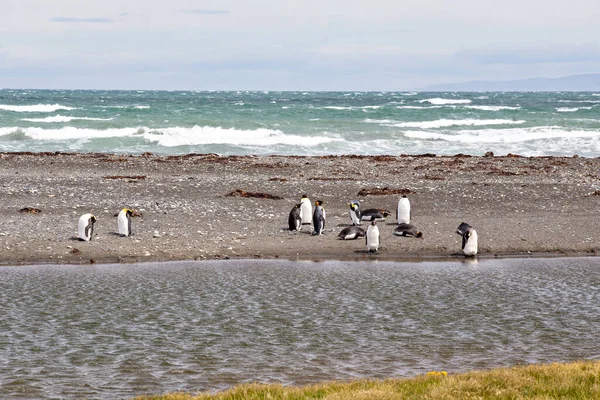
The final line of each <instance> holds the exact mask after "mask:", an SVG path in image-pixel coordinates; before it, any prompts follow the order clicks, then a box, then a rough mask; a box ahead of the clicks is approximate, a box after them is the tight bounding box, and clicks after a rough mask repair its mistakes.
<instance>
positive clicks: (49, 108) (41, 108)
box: [0, 104, 75, 112]
mask: <svg viewBox="0 0 600 400" xmlns="http://www.w3.org/2000/svg"><path fill="white" fill-rule="evenodd" d="M0 110H5V111H14V112H55V111H58V110H75V107H67V106H61V105H60V104H37V105H28V106H14V105H9V104H0Z"/></svg>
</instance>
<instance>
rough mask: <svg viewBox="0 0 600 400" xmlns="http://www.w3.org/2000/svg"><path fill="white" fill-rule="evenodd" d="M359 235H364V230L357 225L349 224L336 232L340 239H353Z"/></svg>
mask: <svg viewBox="0 0 600 400" xmlns="http://www.w3.org/2000/svg"><path fill="white" fill-rule="evenodd" d="M359 237H365V230H364V229H363V228H361V227H358V226H349V227H347V228H344V229H342V230H341V232H340V233H338V238H340V239H341V240H353V239H358V238H359Z"/></svg>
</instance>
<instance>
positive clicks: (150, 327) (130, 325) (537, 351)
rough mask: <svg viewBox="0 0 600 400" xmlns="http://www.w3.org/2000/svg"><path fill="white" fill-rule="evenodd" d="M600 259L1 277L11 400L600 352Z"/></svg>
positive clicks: (5, 393) (78, 269) (0, 388)
mask: <svg viewBox="0 0 600 400" xmlns="http://www.w3.org/2000/svg"><path fill="white" fill-rule="evenodd" d="M598 326H600V259H599V258H594V257H589V258H554V259H492V260H480V261H478V262H419V263H404V262H347V261H324V262H308V261H279V260H277V261H264V260H247V261H239V260H235V261H234V260H230V261H214V262H213V261H202V262H170V263H147V264H118V265H91V266H90V265H86V266H71V265H44V266H15V267H2V268H0V397H1V398H6V397H19V398H32V399H50V398H80V397H86V398H107V399H108V398H110V399H113V398H127V397H132V396H135V395H141V394H149V393H164V392H172V391H177V390H183V391H188V392H196V391H198V390H220V389H226V388H228V387H231V386H232V385H235V384H238V383H243V382H265V383H283V384H308V383H315V382H320V381H324V380H332V379H352V378H367V377H369V378H385V377H410V376H415V375H418V374H423V373H426V372H427V371H431V370H446V371H448V372H450V373H453V372H464V371H468V370H473V369H488V368H493V367H499V366H512V365H517V364H528V363H545V362H553V361H571V360H579V359H596V358H599V357H600V330H599V329H598Z"/></svg>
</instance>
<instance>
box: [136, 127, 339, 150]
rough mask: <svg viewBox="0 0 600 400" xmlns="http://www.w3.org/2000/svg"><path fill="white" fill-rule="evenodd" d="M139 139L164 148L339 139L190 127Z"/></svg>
mask: <svg viewBox="0 0 600 400" xmlns="http://www.w3.org/2000/svg"><path fill="white" fill-rule="evenodd" d="M143 137H144V138H145V139H146V140H148V141H151V142H156V143H157V144H159V145H161V146H165V147H175V146H184V145H206V144H231V145H236V146H273V145H290V146H317V145H320V144H323V143H330V142H334V141H340V140H342V139H339V138H335V137H327V136H310V137H307V136H300V135H289V134H285V133H283V132H282V131H280V130H272V129H265V128H259V129H255V130H240V129H234V128H221V127H210V126H194V127H193V128H180V127H174V128H165V129H160V130H150V131H149V132H145V133H144V134H143Z"/></svg>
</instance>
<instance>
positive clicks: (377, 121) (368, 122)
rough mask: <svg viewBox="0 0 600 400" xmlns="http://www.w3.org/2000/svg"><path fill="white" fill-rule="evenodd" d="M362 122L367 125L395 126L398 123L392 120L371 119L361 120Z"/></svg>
mask: <svg viewBox="0 0 600 400" xmlns="http://www.w3.org/2000/svg"><path fill="white" fill-rule="evenodd" d="M363 122H366V123H367V124H395V123H397V122H398V121H394V120H393V119H371V118H367V119H365V120H363Z"/></svg>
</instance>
